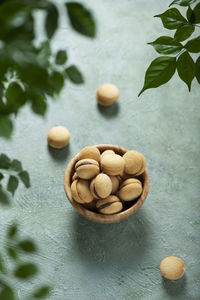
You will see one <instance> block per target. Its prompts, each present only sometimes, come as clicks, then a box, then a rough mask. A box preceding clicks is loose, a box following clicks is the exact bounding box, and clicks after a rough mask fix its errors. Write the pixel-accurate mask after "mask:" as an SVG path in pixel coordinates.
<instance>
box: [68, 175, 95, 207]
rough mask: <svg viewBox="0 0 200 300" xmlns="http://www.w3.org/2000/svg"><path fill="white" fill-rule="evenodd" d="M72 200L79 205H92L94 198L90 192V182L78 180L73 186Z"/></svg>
mask: <svg viewBox="0 0 200 300" xmlns="http://www.w3.org/2000/svg"><path fill="white" fill-rule="evenodd" d="M71 192H72V198H73V199H74V200H75V201H76V202H78V203H81V204H83V203H90V202H92V200H93V196H92V194H91V192H90V183H89V181H88V180H83V179H76V180H74V181H73V182H72V184H71Z"/></svg>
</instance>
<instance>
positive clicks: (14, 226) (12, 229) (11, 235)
mask: <svg viewBox="0 0 200 300" xmlns="http://www.w3.org/2000/svg"><path fill="white" fill-rule="evenodd" d="M17 232H18V226H17V224H15V223H14V224H12V225H11V226H9V229H8V233H7V236H8V238H9V239H13V238H15V237H16V235H17Z"/></svg>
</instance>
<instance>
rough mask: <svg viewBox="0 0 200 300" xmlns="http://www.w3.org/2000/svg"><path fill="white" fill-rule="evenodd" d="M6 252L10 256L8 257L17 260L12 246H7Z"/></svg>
mask: <svg viewBox="0 0 200 300" xmlns="http://www.w3.org/2000/svg"><path fill="white" fill-rule="evenodd" d="M7 252H8V255H9V256H10V258H12V259H13V260H17V258H18V256H17V251H16V250H15V249H14V248H12V247H7Z"/></svg>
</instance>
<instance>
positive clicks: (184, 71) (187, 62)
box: [177, 51, 195, 91]
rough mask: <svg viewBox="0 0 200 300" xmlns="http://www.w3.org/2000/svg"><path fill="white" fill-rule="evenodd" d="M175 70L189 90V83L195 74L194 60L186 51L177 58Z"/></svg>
mask: <svg viewBox="0 0 200 300" xmlns="http://www.w3.org/2000/svg"><path fill="white" fill-rule="evenodd" d="M177 71H178V75H179V77H180V78H181V79H182V80H183V81H184V82H185V83H186V84H187V86H188V89H189V91H190V90H191V83H192V80H193V79H194V76H195V67H194V61H193V59H192V57H191V56H190V54H189V53H188V52H187V51H185V52H184V53H182V54H181V55H180V56H179V58H178V60H177Z"/></svg>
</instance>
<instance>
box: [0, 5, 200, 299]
mask: <svg viewBox="0 0 200 300" xmlns="http://www.w3.org/2000/svg"><path fill="white" fill-rule="evenodd" d="M83 2H85V3H86V4H87V5H88V7H90V8H91V9H92V11H93V13H94V14H95V17H96V21H97V24H98V35H97V38H96V39H95V40H94V41H91V40H89V39H86V38H84V37H82V36H80V35H78V34H76V33H74V32H72V30H71V29H70V28H69V25H68V24H67V23H66V22H65V20H64V15H63V19H62V20H61V23H60V26H61V27H60V30H59V31H58V33H57V34H56V36H55V38H54V40H53V45H52V46H53V48H54V49H55V50H56V49H59V48H64V49H67V50H68V54H69V62H71V63H76V64H77V65H78V66H79V67H80V69H81V70H82V72H83V74H84V75H85V80H86V83H85V84H84V85H82V86H75V85H73V84H71V83H70V82H68V83H67V84H66V86H65V88H64V90H63V92H62V93H61V95H60V96H59V97H58V99H55V100H53V101H50V105H49V109H48V113H47V116H46V118H45V119H42V118H40V117H37V116H35V115H32V113H31V112H30V109H29V108H28V107H26V108H25V109H23V110H22V111H21V113H20V114H19V116H18V117H17V120H16V128H15V133H14V136H13V139H12V140H11V141H5V140H2V139H1V140H0V152H6V153H8V154H9V155H10V156H11V157H12V158H18V159H20V160H22V162H23V166H24V168H26V169H27V170H29V172H30V175H31V183H32V187H31V189H29V190H26V189H25V188H24V187H23V186H22V185H21V186H20V188H19V189H18V191H17V193H16V196H15V198H14V200H13V206H12V208H11V209H2V208H1V211H0V220H1V221H0V223H1V227H0V238H1V241H2V238H3V232H4V228H5V226H7V225H8V224H10V223H11V221H12V220H13V219H16V220H19V222H20V224H21V230H22V232H23V234H24V235H30V234H31V235H32V237H33V238H34V239H35V240H36V241H38V244H39V249H40V252H39V254H38V255H36V256H33V260H35V261H37V262H38V264H40V266H41V274H40V276H39V277H37V278H36V279H33V280H31V281H30V283H29V284H23V283H21V282H16V289H17V290H18V295H19V299H20V300H22V299H26V294H27V292H29V290H30V289H31V288H32V285H33V284H36V283H40V282H49V283H50V284H52V286H53V287H54V290H53V293H52V295H51V296H50V297H49V298H48V299H51V300H79V299H80V300H90V299H91V300H93V299H94V300H102V299H106V300H112V299H120V300H121V299H123V300H132V299H142V300H143V299H152V300H155V299H156V300H157V299H158V300H160V299H181V300H184V299H187V300H188V299H190V300H193V299H199V295H200V263H199V258H200V257H199V256H200V255H199V249H200V248H199V247H200V236H199V232H200V231H199V230H200V213H199V209H200V204H199V203H200V200H199V195H200V188H199V182H200V160H199V149H200V134H199V129H200V118H199V116H200V104H199V103H200V102H199V100H200V97H199V86H198V84H197V82H196V81H195V80H194V82H193V84H192V92H191V93H190V94H189V93H188V91H187V87H186V85H185V84H184V83H183V82H181V81H180V80H179V79H178V76H177V74H176V75H175V76H174V78H173V79H172V80H171V81H170V82H169V83H168V84H167V85H165V86H163V87H160V88H158V89H153V90H149V91H147V92H145V93H144V94H143V95H142V96H141V97H140V98H137V94H138V92H139V90H140V89H141V88H142V84H143V79H144V73H145V70H146V68H147V66H148V65H149V63H150V61H151V60H152V59H153V58H155V57H156V56H157V54H156V53H155V52H154V50H153V49H152V47H151V46H148V45H146V43H147V42H149V41H153V40H154V39H156V38H157V37H158V36H159V35H161V34H163V35H164V34H168V31H167V30H164V29H162V26H161V22H160V21H159V20H158V19H154V18H153V15H155V14H158V13H161V12H163V11H164V10H165V9H167V5H168V4H169V1H163V0H162V1H160V0H156V1H155V0H148V1H147V0H146V1H145V0H131V1H130V0H123V1H120V0H116V1H113V0H102V1H93V0H87V1H83ZM57 3H58V6H60V8H61V3H62V1H57ZM61 13H62V9H61ZM40 26H41V24H40V22H38V29H39V30H40ZM105 82H111V83H114V84H116V85H117V86H118V88H119V90H120V94H121V95H120V99H119V102H118V103H117V104H116V105H113V106H112V107H110V108H101V107H98V106H97V104H96V100H95V92H96V89H97V88H98V86H99V85H100V84H102V83H105ZM55 125H63V126H66V127H67V128H68V129H69V130H70V132H71V141H70V145H69V147H68V148H67V150H66V149H65V150H61V151H53V150H52V151H50V150H49V149H48V147H47V145H46V134H47V132H48V130H49V129H50V128H51V127H52V126H55ZM99 143H113V144H119V145H122V146H124V147H127V148H130V149H136V150H138V151H140V152H142V153H143V154H144V155H145V156H146V158H147V167H148V171H149V175H150V192H149V196H148V198H147V200H146V201H145V203H144V205H143V206H142V208H141V209H140V210H139V211H138V212H137V213H136V214H135V215H133V216H132V217H130V218H129V219H128V220H125V221H123V222H121V223H118V224H108V225H103V224H96V223H92V222H89V221H87V220H85V219H84V218H83V217H81V216H79V215H78V214H77V213H76V212H75V211H74V210H73V208H72V207H71V205H70V204H69V202H68V200H67V199H66V196H65V193H64V188H63V174H64V170H65V167H66V165H67V163H68V162H69V160H70V159H71V158H72V157H73V156H74V155H75V154H76V153H77V152H78V151H80V149H81V148H82V147H84V146H86V145H92V144H99ZM1 243H2V242H1ZM169 255H176V256H179V257H181V258H183V259H184V260H185V264H186V275H185V276H184V277H183V278H182V279H181V280H179V281H177V282H169V281H165V280H163V279H162V277H161V276H160V273H159V264H160V261H161V259H162V258H164V257H165V256H169Z"/></svg>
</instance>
